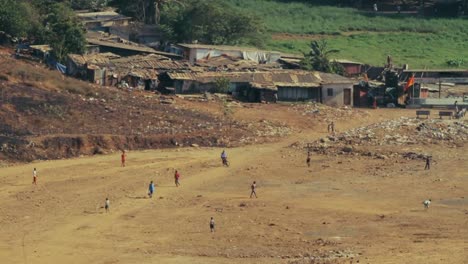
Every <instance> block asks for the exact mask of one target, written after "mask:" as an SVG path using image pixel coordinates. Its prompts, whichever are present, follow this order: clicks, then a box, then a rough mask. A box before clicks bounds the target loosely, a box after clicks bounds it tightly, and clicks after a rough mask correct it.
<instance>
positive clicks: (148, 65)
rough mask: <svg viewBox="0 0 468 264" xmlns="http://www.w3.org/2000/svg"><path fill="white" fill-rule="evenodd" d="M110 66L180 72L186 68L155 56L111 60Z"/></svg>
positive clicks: (165, 58)
mask: <svg viewBox="0 0 468 264" xmlns="http://www.w3.org/2000/svg"><path fill="white" fill-rule="evenodd" d="M111 64H112V65H113V66H114V67H118V68H145V69H156V70H181V69H185V68H187V67H186V66H185V65H183V64H181V63H179V62H176V61H173V60H171V59H169V58H167V57H164V56H160V55H156V54H150V55H147V56H143V55H136V56H130V57H124V58H120V59H116V60H112V61H111Z"/></svg>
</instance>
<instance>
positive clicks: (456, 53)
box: [223, 0, 468, 68]
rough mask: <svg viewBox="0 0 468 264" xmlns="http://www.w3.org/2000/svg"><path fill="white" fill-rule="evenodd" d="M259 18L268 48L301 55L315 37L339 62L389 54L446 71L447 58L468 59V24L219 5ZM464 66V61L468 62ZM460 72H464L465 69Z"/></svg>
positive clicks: (247, 3) (245, 0)
mask: <svg viewBox="0 0 468 264" xmlns="http://www.w3.org/2000/svg"><path fill="white" fill-rule="evenodd" d="M223 1H226V2H227V3H229V4H230V5H232V6H235V7H236V8H239V9H242V10H244V11H245V12H251V13H255V14H256V15H258V16H260V17H262V18H263V20H264V22H265V23H266V26H267V28H268V30H269V31H270V32H271V33H272V34H273V35H274V36H277V34H278V33H290V35H288V37H287V38H284V37H283V38H281V37H274V38H273V39H272V40H271V41H269V42H268V44H267V45H268V47H269V48H274V49H278V50H281V51H287V52H303V51H306V50H307V44H308V43H309V42H310V39H311V38H314V36H303V35H302V36H300V35H295V34H309V35H317V34H319V35H318V36H316V37H320V38H328V39H329V42H330V45H331V46H333V47H334V48H338V49H340V50H341V53H340V54H338V55H337V56H338V57H341V58H347V59H355V60H360V61H362V62H365V63H371V64H375V65H381V64H383V63H384V61H385V57H386V55H387V54H391V55H392V56H393V57H394V58H395V62H396V63H399V64H402V63H408V64H410V67H428V68H437V67H446V61H447V60H450V59H458V58H465V60H468V41H467V39H468V20H467V19H448V18H423V17H418V16H416V15H403V14H402V15H398V14H391V15H383V14H377V15H375V14H370V13H367V12H362V11H359V10H356V9H352V8H338V7H331V6H315V5H311V4H306V3H284V2H281V1H271V0H223ZM467 63H468V62H467ZM462 67H465V68H467V67H468V65H464V66H462Z"/></svg>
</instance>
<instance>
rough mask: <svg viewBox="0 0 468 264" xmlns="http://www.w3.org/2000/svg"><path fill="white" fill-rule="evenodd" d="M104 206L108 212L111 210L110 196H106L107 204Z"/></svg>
mask: <svg viewBox="0 0 468 264" xmlns="http://www.w3.org/2000/svg"><path fill="white" fill-rule="evenodd" d="M104 208H105V209H106V213H108V212H109V210H110V201H109V198H106V204H105V205H104Z"/></svg>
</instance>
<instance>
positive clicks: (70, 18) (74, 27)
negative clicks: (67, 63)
mask: <svg viewBox="0 0 468 264" xmlns="http://www.w3.org/2000/svg"><path fill="white" fill-rule="evenodd" d="M48 9H49V10H48V13H47V14H46V15H45V20H44V23H45V25H46V26H45V39H46V43H49V44H50V45H51V47H52V49H53V54H54V55H55V57H56V59H57V60H58V61H63V60H64V59H65V57H66V55H67V54H69V53H79V54H81V53H83V52H84V47H85V37H84V32H83V29H82V27H81V24H80V22H79V21H78V19H77V18H76V16H75V15H74V13H73V11H72V10H71V8H70V7H69V6H67V5H66V4H63V3H55V4H52V5H51V6H50V7H49V8H48Z"/></svg>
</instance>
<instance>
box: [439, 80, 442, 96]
mask: <svg viewBox="0 0 468 264" xmlns="http://www.w3.org/2000/svg"><path fill="white" fill-rule="evenodd" d="M441 90H442V80H441V79H440V78H439V99H440V92H441Z"/></svg>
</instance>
